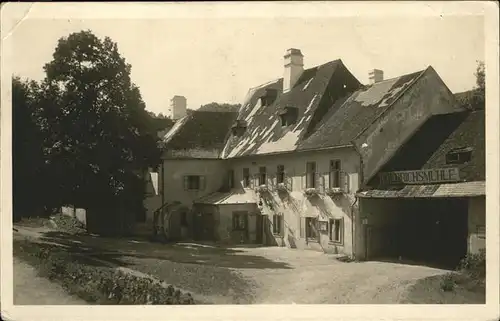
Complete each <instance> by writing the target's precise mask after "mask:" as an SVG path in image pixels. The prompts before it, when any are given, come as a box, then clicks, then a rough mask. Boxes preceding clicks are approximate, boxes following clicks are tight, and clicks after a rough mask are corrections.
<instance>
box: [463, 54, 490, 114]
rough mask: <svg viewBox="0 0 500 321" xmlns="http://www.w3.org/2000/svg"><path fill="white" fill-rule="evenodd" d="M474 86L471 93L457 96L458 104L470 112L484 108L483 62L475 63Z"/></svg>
mask: <svg viewBox="0 0 500 321" xmlns="http://www.w3.org/2000/svg"><path fill="white" fill-rule="evenodd" d="M474 76H475V77H476V86H475V87H474V89H472V90H471V91H468V92H465V93H463V94H461V95H460V96H459V102H460V103H461V105H462V106H464V107H465V108H467V109H470V110H476V109H484V106H485V101H486V98H485V66H484V62H483V61H477V67H476V72H475V73H474Z"/></svg>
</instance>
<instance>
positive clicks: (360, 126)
mask: <svg viewBox="0 0 500 321" xmlns="http://www.w3.org/2000/svg"><path fill="white" fill-rule="evenodd" d="M422 73H423V71H418V72H414V73H411V74H407V75H403V76H401V77H397V78H392V79H388V80H384V81H381V82H378V83H375V84H373V85H371V86H366V87H364V88H361V89H359V90H358V91H356V92H354V93H353V94H352V95H350V96H349V97H344V98H343V99H340V100H338V101H336V102H335V106H334V108H330V110H329V112H328V114H327V115H326V116H325V117H324V118H323V120H322V121H321V122H320V123H319V124H318V126H317V128H316V129H315V131H314V133H313V134H312V135H311V136H310V137H309V138H308V139H307V140H305V141H304V142H302V143H301V144H300V145H299V149H316V148H325V147H333V146H340V145H348V144H350V142H351V141H352V140H353V139H354V138H355V137H356V136H357V135H359V134H360V133H361V132H362V131H363V130H364V129H365V128H366V127H367V126H368V125H370V123H371V122H373V121H374V120H375V119H377V118H378V117H379V116H380V115H381V114H382V113H383V112H384V111H385V110H386V109H387V108H388V107H389V106H390V105H391V104H392V103H393V102H394V101H395V100H396V99H397V98H398V97H399V96H400V94H402V93H403V92H404V91H405V90H406V89H407V88H409V87H410V86H411V85H412V83H413V82H414V81H415V80H416V79H417V78H418V77H419V76H420V75H421V74H422Z"/></svg>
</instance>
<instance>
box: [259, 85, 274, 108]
mask: <svg viewBox="0 0 500 321" xmlns="http://www.w3.org/2000/svg"><path fill="white" fill-rule="evenodd" d="M277 96H278V91H277V90H276V89H273V88H266V90H265V93H264V94H263V95H262V96H261V97H260V102H261V105H262V106H270V105H272V104H273V103H274V101H275V100H276V97H277Z"/></svg>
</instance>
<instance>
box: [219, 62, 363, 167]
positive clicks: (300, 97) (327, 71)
mask: <svg viewBox="0 0 500 321" xmlns="http://www.w3.org/2000/svg"><path fill="white" fill-rule="evenodd" d="M359 86H360V83H359V81H358V80H357V79H356V78H355V77H354V76H353V75H352V74H351V73H350V72H349V71H348V70H347V68H345V66H344V65H343V63H342V62H341V61H340V60H335V61H331V62H329V63H326V64H323V65H321V66H318V67H314V68H311V69H307V70H305V71H304V72H303V73H302V75H301V77H300V79H299V80H298V81H297V83H296V84H295V86H294V87H293V88H292V90H290V91H289V92H286V93H283V78H281V79H278V80H275V81H273V82H270V83H267V84H264V85H262V86H259V87H255V88H253V89H251V90H250V91H249V93H248V95H247V98H246V99H245V101H244V103H243V105H242V107H241V109H240V113H239V115H238V119H241V120H245V121H246V122H247V129H246V131H245V132H244V133H243V135H241V136H231V137H230V138H229V140H228V142H227V144H226V147H225V148H224V152H223V157H229V158H230V157H240V156H247V155H260V154H270V153H277V152H285V151H293V150H295V149H297V146H298V145H299V143H300V141H301V140H303V139H304V138H306V137H307V136H308V135H309V133H310V132H311V130H312V129H313V128H314V127H315V125H316V124H317V123H318V122H320V121H321V119H322V117H323V116H324V115H325V113H327V112H328V110H329V109H330V108H332V106H333V103H334V102H335V101H336V100H338V99H340V98H341V97H343V96H345V95H347V94H348V93H349V92H353V91H354V90H356V89H357V88H359ZM266 89H274V90H276V91H277V93H278V96H277V98H276V99H275V101H274V102H273V103H272V104H270V105H268V106H264V107H263V106H262V105H261V100H260V97H261V96H263V95H264V93H265V92H266ZM325 92H328V94H327V95H326V94H325ZM286 107H294V108H296V110H297V112H298V115H297V122H296V123H295V124H293V125H291V126H289V127H282V126H281V123H280V117H279V113H280V111H281V110H282V109H283V108H286Z"/></svg>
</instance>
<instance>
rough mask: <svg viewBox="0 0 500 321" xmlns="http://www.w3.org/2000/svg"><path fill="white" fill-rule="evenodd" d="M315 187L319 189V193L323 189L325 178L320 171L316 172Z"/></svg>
mask: <svg viewBox="0 0 500 321" xmlns="http://www.w3.org/2000/svg"><path fill="white" fill-rule="evenodd" d="M316 187H317V188H318V189H319V192H320V193H323V192H324V191H325V178H324V176H323V174H321V173H316Z"/></svg>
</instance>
